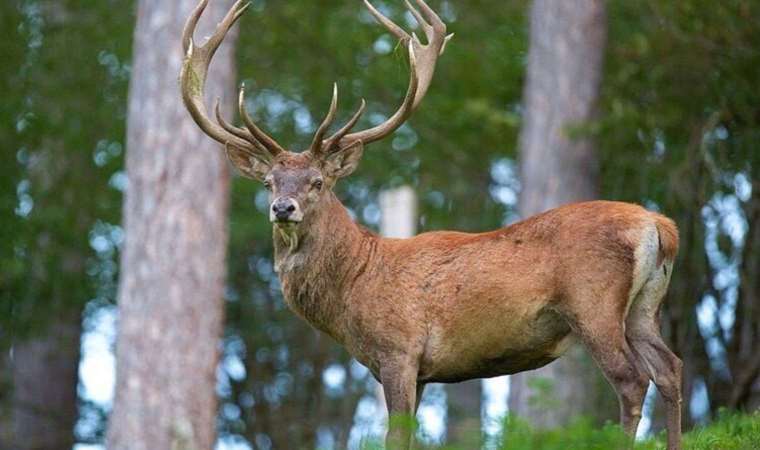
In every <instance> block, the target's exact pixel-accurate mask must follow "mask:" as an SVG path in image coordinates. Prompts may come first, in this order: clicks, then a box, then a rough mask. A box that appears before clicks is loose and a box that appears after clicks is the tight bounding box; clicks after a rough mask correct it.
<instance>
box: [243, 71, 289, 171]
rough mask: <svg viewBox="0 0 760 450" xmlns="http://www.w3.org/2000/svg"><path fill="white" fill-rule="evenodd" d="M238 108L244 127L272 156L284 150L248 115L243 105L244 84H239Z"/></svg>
mask: <svg viewBox="0 0 760 450" xmlns="http://www.w3.org/2000/svg"><path fill="white" fill-rule="evenodd" d="M238 109H239V110H240V118H241V119H242V120H243V124H245V127H246V128H247V129H248V131H249V132H250V133H251V134H252V135H253V137H254V138H255V139H256V140H257V141H259V142H260V143H261V144H262V145H263V146H264V147H266V149H267V150H268V151H269V153H271V154H272V156H277V155H279V154H280V153H283V152H284V151H285V149H284V148H282V146H281V145H280V144H278V143H277V141H275V140H274V139H272V138H271V137H269V135H268V134H266V133H264V132H263V131H261V129H260V128H259V127H258V126H256V123H255V122H254V121H253V119H251V116H249V115H248V109H246V107H245V84H241V85H240V92H239V94H238Z"/></svg>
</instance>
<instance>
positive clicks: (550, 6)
mask: <svg viewBox="0 0 760 450" xmlns="http://www.w3.org/2000/svg"><path fill="white" fill-rule="evenodd" d="M530 20H531V22H530V27H531V30H530V48H529V55H528V73H527V84H526V86H525V91H524V96H525V98H524V106H525V113H524V117H525V122H524V125H523V128H522V131H521V135H520V143H519V145H520V171H521V178H522V191H521V194H520V215H521V216H522V217H529V216H531V215H534V214H537V213H540V212H542V211H545V210H547V209H550V208H553V207H556V206H559V205H562V204H565V203H570V202H575V201H581V200H589V199H593V198H595V197H597V193H598V167H597V166H598V163H597V157H596V154H595V150H594V144H593V142H592V140H591V139H590V137H589V136H588V133H584V132H583V131H582V130H581V129H579V127H582V126H583V125H586V124H587V123H588V122H589V121H590V120H592V119H593V118H594V114H595V109H596V104H597V100H598V97H599V89H600V83H601V78H602V67H603V56H604V48H605V43H606V13H605V8H604V2H603V1H602V0H567V1H562V2H559V1H552V0H536V1H535V2H534V4H533V8H532V10H531V19H530ZM600 377H601V373H600V372H599V370H598V369H597V368H596V367H595V366H594V364H593V363H592V362H591V361H590V358H589V357H588V356H587V354H586V353H585V351H582V350H581V349H580V348H579V347H576V348H573V349H571V350H570V351H569V352H568V353H567V354H566V355H565V356H564V357H563V358H561V359H559V360H558V361H556V362H554V363H552V364H550V365H549V366H546V367H544V368H542V369H539V370H536V371H532V372H527V373H522V374H517V375H514V376H512V377H511V390H510V392H511V394H510V400H509V406H510V411H511V412H513V413H516V414H518V415H520V416H523V417H526V418H528V419H529V420H530V421H531V422H532V423H533V424H534V425H536V426H539V427H554V426H559V425H563V424H566V423H567V422H568V420H569V419H570V418H572V417H575V416H577V415H580V414H583V415H589V416H592V417H597V418H610V417H609V416H608V413H606V412H604V411H601V416H602V417H599V416H600V414H599V413H600V411H599V409H600V408H599V402H600V401H602V403H606V404H609V403H610V401H609V400H608V399H609V398H611V399H613V401H614V393H613V391H612V389H611V388H610V387H609V386H605V385H606V383H604V382H603V381H601V378H600ZM600 390H601V391H600ZM542 396H543V397H544V398H542ZM602 409H608V408H606V407H605V408H602Z"/></svg>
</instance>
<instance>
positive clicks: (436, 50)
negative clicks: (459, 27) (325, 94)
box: [311, 0, 454, 154]
mask: <svg viewBox="0 0 760 450" xmlns="http://www.w3.org/2000/svg"><path fill="white" fill-rule="evenodd" d="M415 1H416V3H417V5H418V6H419V8H420V9H421V10H422V13H420V11H418V10H417V9H416V8H415V7H414V6H412V4H411V3H409V0H405V3H406V7H407V8H408V9H409V11H410V12H411V13H412V15H413V16H414V18H415V19H416V20H417V22H418V23H419V24H420V27H421V28H422V30H423V32H424V33H425V37H426V38H427V44H423V43H422V42H421V41H420V40H419V38H418V37H417V35H416V34H414V33H412V34H411V35H410V34H409V33H407V32H406V31H404V29H403V28H401V27H400V26H398V25H396V24H395V23H394V22H393V21H391V20H390V19H388V18H387V17H385V16H384V15H382V14H381V13H380V12H379V11H378V10H377V9H375V7H374V6H372V4H371V3H370V2H369V1H368V0H364V4H365V5H366V7H367V9H369V12H370V13H371V14H372V15H373V16H374V17H375V19H377V21H378V22H380V23H381V24H382V25H383V26H384V27H385V28H386V29H387V30H388V31H390V32H391V34H393V35H394V36H396V37H397V38H398V39H400V40H401V42H402V43H403V44H406V45H407V46H408V49H409V63H410V72H411V73H410V79H409V88H408V90H407V93H406V96H405V98H404V101H403V102H402V104H401V106H400V107H399V109H398V110H397V111H396V112H395V113H394V114H393V115H392V116H391V117H390V118H388V120H386V121H385V122H383V123H381V124H380V125H377V126H375V127H373V128H370V129H367V130H363V131H358V132H355V133H351V134H348V132H349V131H350V130H351V128H353V127H354V126H355V125H356V122H357V121H358V120H359V117H360V116H361V114H362V113H363V112H364V107H365V106H366V103H365V102H364V100H362V104H361V107H360V108H359V110H358V111H357V113H356V114H355V115H354V116H353V117H352V118H351V120H350V121H349V122H348V123H347V124H346V125H345V126H344V127H343V128H341V129H340V130H338V131H337V132H336V133H335V134H333V135H332V136H330V137H329V138H328V139H326V140H324V141H321V142H320V141H319V140H320V139H322V134H323V133H324V129H326V128H327V127H328V126H329V125H330V123H331V122H332V118H333V116H334V110H333V108H332V107H331V109H330V112H329V113H328V115H327V117H326V118H325V121H324V122H323V123H322V126H320V128H319V131H318V132H317V135H316V136H315V137H314V142H313V143H312V147H311V151H312V153H315V154H322V153H325V152H326V153H329V152H331V151H335V150H336V149H340V148H344V147H346V146H348V145H350V144H352V143H354V142H356V141H362V142H363V143H365V144H368V143H370V142H374V141H377V140H379V139H382V138H384V137H385V136H388V135H389V134H391V133H393V132H394V131H395V130H396V129H397V128H398V127H400V126H401V125H402V124H403V123H404V122H405V121H406V120H407V119H408V118H409V116H410V115H411V114H412V112H413V111H414V110H415V109H416V108H417V106H419V104H420V102H422V99H423V98H424V97H425V94H426V93H427V90H428V88H429V87H430V83H431V81H432V79H433V74H434V73H435V65H436V62H437V61H438V57H439V56H440V55H442V54H443V52H444V50H445V48H446V43H448V41H449V40H450V39H451V38H452V37H453V36H454V35H453V34H450V35H446V24H445V23H444V22H443V21H442V20H441V18H440V17H439V16H438V15H437V14H436V13H435V11H433V9H432V8H430V6H428V5H427V3H425V2H424V1H423V0H415ZM335 96H337V93H336V94H335V95H334V97H333V101H335V100H336V99H335Z"/></svg>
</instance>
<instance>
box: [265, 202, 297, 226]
mask: <svg viewBox="0 0 760 450" xmlns="http://www.w3.org/2000/svg"><path fill="white" fill-rule="evenodd" d="M296 211H298V204H297V203H296V201H295V200H294V199H292V198H278V199H277V200H275V201H274V203H272V214H271V216H272V219H274V220H278V221H286V220H293V221H298V219H300V218H299V217H295V216H296V215H297V214H294V213H295V212H296Z"/></svg>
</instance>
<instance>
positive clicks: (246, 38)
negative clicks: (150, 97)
mask: <svg viewBox="0 0 760 450" xmlns="http://www.w3.org/2000/svg"><path fill="white" fill-rule="evenodd" d="M431 4H432V6H434V7H435V8H436V9H437V10H439V11H442V15H443V17H444V18H445V20H447V21H448V22H449V23H450V29H451V31H453V32H456V33H457V36H456V37H455V38H454V40H453V41H452V42H451V45H450V46H449V47H448V49H447V52H446V55H444V57H442V58H441V61H440V65H439V67H438V69H437V73H436V78H435V80H434V83H433V86H432V87H431V91H430V93H429V95H428V96H427V98H426V100H425V103H424V104H423V105H422V106H421V108H420V110H419V111H417V113H416V114H415V116H414V117H413V118H412V120H411V121H410V123H409V124H408V125H406V126H404V127H403V128H402V129H400V130H399V131H398V132H397V134H396V136H395V137H394V138H393V139H392V140H388V141H386V142H385V143H384V144H377V145H376V146H373V147H372V148H369V149H368V150H367V151H366V154H365V158H364V161H363V163H362V165H361V166H360V168H359V170H358V171H357V173H356V174H354V175H353V176H352V177H351V178H350V179H348V180H346V182H344V183H343V184H342V185H341V186H340V193H339V194H340V196H341V198H342V199H344V200H346V204H347V205H348V206H350V208H351V210H352V212H353V213H354V214H355V216H356V217H357V220H359V221H360V222H362V223H364V224H366V225H367V226H369V227H371V228H374V229H377V227H378V224H379V211H380V208H379V203H378V195H379V192H381V191H382V190H384V189H387V188H391V187H396V186H399V185H402V184H408V185H411V186H413V187H414V189H415V191H416V192H417V193H418V196H419V230H420V231H427V230H434V229H442V228H456V229H462V230H467V231H482V230H487V229H492V228H495V227H498V226H500V225H503V224H506V223H509V222H512V221H515V220H517V219H518V217H519V216H518V211H517V203H518V202H517V199H518V196H519V192H520V181H519V180H520V177H519V170H518V165H517V164H516V163H515V161H516V159H517V153H516V149H517V142H518V133H519V132H520V127H521V125H522V119H523V114H525V107H524V106H523V104H522V100H523V95H522V92H523V83H524V80H525V77H526V69H527V60H528V58H527V49H528V13H529V6H530V2H527V1H525V0H513V1H496V0H477V1H468V2H466V3H465V2H460V1H454V0H448V1H432V2H431ZM377 5H378V6H379V7H381V9H382V11H384V12H386V13H388V14H389V15H390V16H391V17H392V18H394V19H395V20H398V21H400V22H401V23H405V22H406V23H409V24H412V23H413V21H412V20H411V17H410V16H409V15H407V14H404V9H403V5H402V2H397V1H389V0H388V1H383V2H381V1H378V2H377ZM135 8H136V2H133V1H127V0H108V1H104V2H95V3H93V2H85V1H82V0H23V1H22V0H9V1H6V2H3V3H2V4H0V23H2V25H3V30H6V33H7V34H8V35H9V36H11V38H10V39H3V40H0V51H2V53H1V54H2V56H3V60H2V62H1V63H0V73H2V78H1V79H0V83H2V85H1V86H2V89H3V91H2V92H3V101H2V102H0V114H1V115H2V116H1V117H2V124H3V125H2V127H0V144H2V148H3V149H4V151H3V152H0V155H1V156H0V157H1V158H2V164H0V173H2V178H1V181H0V183H2V187H3V188H2V190H0V204H2V205H3V206H5V207H6V211H8V213H7V214H5V215H3V217H2V218H0V238H2V239H0V242H2V243H1V244H0V248H2V249H3V251H2V253H1V254H0V264H2V270H0V302H2V303H0V327H1V328H0V341H1V343H2V351H3V356H4V357H3V358H0V370H2V371H0V447H2V448H24V447H21V446H18V447H17V446H14V445H10V444H6V442H8V441H7V439H10V438H11V437H12V436H11V435H12V434H13V433H12V432H11V433H9V432H8V430H13V426H12V425H11V421H12V417H14V416H15V417H17V418H21V420H23V418H24V417H26V416H25V415H24V413H23V412H19V411H22V410H23V408H25V406H26V405H27V404H28V403H27V400H25V399H23V398H21V397H22V395H21V394H23V392H24V390H23V389H24V387H23V383H24V382H25V381H29V380H32V381H34V382H36V383H35V384H33V386H40V387H42V385H44V388H45V389H56V390H57V391H58V392H67V393H69V394H67V395H69V396H70V395H71V393H72V392H79V394H80V395H79V409H78V414H77V413H76V412H72V411H74V410H73V408H72V406H73V405H72V404H71V402H70V401H63V402H60V403H58V406H56V402H54V401H53V399H54V397H53V396H51V395H45V396H43V397H44V400H45V402H46V403H45V414H46V415H49V416H54V417H57V418H64V419H62V420H60V421H57V422H55V423H56V424H57V425H48V427H49V428H51V429H54V430H55V431H53V432H52V433H61V434H57V436H64V435H65V436H70V437H69V438H66V439H67V440H61V441H60V442H59V443H58V444H61V445H58V446H51V447H47V448H64V447H67V446H68V443H69V442H73V441H76V442H80V443H98V442H102V433H103V430H104V428H105V421H104V419H105V417H106V415H107V413H108V412H109V411H110V407H111V406H110V403H109V401H108V400H102V399H101V401H92V398H93V396H92V392H91V387H92V386H93V385H97V384H107V383H108V382H107V371H106V372H100V375H99V376H101V377H103V378H93V379H90V380H88V379H87V375H86V374H87V373H90V372H89V371H88V370H84V369H87V364H86V362H87V360H86V355H87V353H88V351H89V350H88V344H87V343H88V342H90V336H92V335H93V333H94V332H95V331H97V330H99V329H100V328H99V327H101V328H102V323H103V321H102V320H101V319H102V317H104V315H105V316H109V317H113V316H114V315H115V313H114V307H113V304H114V302H115V280H116V277H117V276H118V271H117V264H116V262H117V261H118V259H117V258H118V252H119V249H120V246H121V242H122V240H123V231H122V228H121V227H120V226H119V223H120V211H121V200H122V195H121V192H122V191H123V189H124V188H125V187H126V185H127V183H126V177H125V175H124V172H123V158H122V148H123V145H124V136H125V128H124V127H125V120H126V117H125V108H126V98H127V84H128V80H129V77H130V64H129V61H131V46H132V39H133V34H132V33H133V29H134V26H135V13H134V12H135ZM607 17H608V40H607V50H606V55H605V63H604V70H603V76H602V79H603V82H602V85H601V98H600V102H599V105H598V115H597V117H598V118H597V119H596V120H592V121H589V122H588V123H584V124H579V126H578V127H575V129H574V130H573V132H574V133H577V136H581V137H591V138H593V140H594V141H595V142H596V148H597V155H598V158H599V164H598V168H599V172H598V177H599V196H600V197H601V198H606V199H616V200H626V201H634V202H638V203H642V204H644V205H645V206H647V207H648V208H652V209H657V210H660V211H662V212H664V213H665V214H667V215H669V216H671V217H673V218H674V219H675V220H676V221H677V222H678V224H679V226H680V228H681V239H682V244H681V253H680V255H679V260H678V262H677V265H676V269H675V275H674V277H673V281H672V284H671V288H670V294H669V297H668V301H667V302H666V305H665V308H664V311H663V327H664V329H665V330H666V336H667V338H668V340H669V343H670V344H671V345H672V346H673V348H674V350H675V351H676V353H678V354H679V356H681V357H682V358H683V359H684V362H685V384H686V386H685V390H684V394H685V395H684V408H685V410H686V414H685V420H686V421H687V422H689V423H688V424H687V425H692V424H697V423H702V422H704V421H708V420H710V419H711V418H712V417H714V416H715V414H716V413H717V411H718V409H720V408H723V407H726V408H731V409H739V410H754V409H757V408H758V406H759V405H760V377H758V372H759V371H760V355H758V351H759V350H758V349H760V345H759V344H758V342H760V303H759V302H760V281H758V280H760V277H759V276H758V270H759V267H760V260H759V259H760V248H759V247H760V231H758V230H760V224H758V220H760V212H758V211H760V200H759V199H760V196H759V194H758V193H759V192H760V150H759V149H758V145H760V144H758V142H760V110H759V108H760V106H759V105H760V91H758V89H757V86H758V82H759V81H760V78H759V76H758V73H757V67H760V49H758V47H757V42H760V4H758V3H757V2H753V1H749V0H745V1H741V0H728V1H724V2H720V3H715V2H708V1H706V0H683V1H679V2H659V1H656V0H643V1H640V2H625V1H622V0H611V1H610V2H608V3H607ZM240 30H241V32H240V39H239V51H238V58H237V62H238V67H239V70H238V81H246V84H247V86H248V87H249V92H250V94H249V100H248V101H249V109H250V110H251V111H253V112H254V113H255V116H256V117H257V118H258V119H259V120H260V121H262V123H264V124H265V126H266V127H267V129H268V130H270V131H271V132H272V134H273V135H276V136H277V137H278V139H279V140H280V141H281V142H283V144H288V145H290V146H292V147H295V148H303V147H305V146H306V145H307V143H308V142H309V140H310V137H311V133H312V132H313V130H314V129H315V128H316V124H315V123H314V122H315V121H318V120H319V118H321V117H322V114H323V113H324V111H325V110H326V109H327V106H328V102H329V93H330V92H329V91H330V86H331V83H332V82H333V81H334V80H337V81H338V83H339V86H340V88H341V93H342V102H341V104H342V105H343V108H345V109H344V110H341V111H340V115H341V117H342V118H345V117H347V116H348V115H349V114H350V113H351V112H353V107H354V106H355V105H356V104H358V102H359V99H360V98H361V97H364V98H366V99H367V100H368V102H369V103H368V113H367V114H366V117H365V118H364V119H363V120H364V123H363V124H360V126H362V125H368V124H371V123H373V122H377V121H379V120H381V119H382V117H383V115H384V114H386V115H387V114H389V113H391V112H392V109H391V108H393V107H394V106H395V105H396V104H397V102H398V100H399V96H400V95H401V93H402V92H403V91H404V88H405V83H406V75H405V74H406V68H405V67H404V64H405V62H404V57H403V51H401V50H400V49H398V48H397V47H396V45H395V42H394V41H393V40H392V39H391V37H390V36H388V35H387V34H385V33H383V31H382V30H381V29H380V28H379V27H378V26H377V25H375V23H374V22H373V20H372V19H371V17H370V16H369V15H368V14H367V13H366V12H365V11H364V10H363V7H362V6H361V4H360V3H359V2H345V1H338V0H321V1H317V2H315V1H305V0H298V1H295V0H294V1H288V2H275V1H271V0H270V1H265V0H254V1H253V3H252V7H251V11H250V12H249V13H248V14H247V15H246V16H245V17H244V18H243V19H242V21H241V28H240ZM157 45H158V43H157ZM176 51H179V49H177V50H176ZM171 76H174V77H176V75H175V74H172V75H171ZM188 150H192V149H188ZM526 181H527V180H526ZM265 199H266V193H265V191H264V189H263V188H262V187H260V186H259V185H257V184H256V183H252V182H250V181H246V180H243V179H240V178H235V179H234V180H233V183H232V196H231V199H230V201H231V205H230V218H229V220H230V229H229V232H230V244H229V252H228V281H227V289H226V295H225V297H226V309H227V320H226V326H225V331H224V339H223V346H222V352H223V355H222V362H221V364H220V366H219V370H218V373H217V375H218V382H217V393H218V394H219V396H220V402H221V406H220V409H219V417H218V430H219V434H220V439H221V441H222V442H224V443H226V445H233V444H235V443H240V444H241V445H246V446H248V447H251V448H255V449H268V448H315V447H317V446H319V447H320V448H341V447H343V446H344V445H345V443H346V442H350V443H351V444H352V445H354V444H355V443H357V442H359V440H360V439H361V438H362V436H363V435H364V434H366V433H373V432H375V433H376V432H377V431H378V427H379V425H378V421H377V420H376V417H377V415H378V414H379V412H378V411H377V409H376V406H375V400H374V399H375V395H374V390H373V389H374V385H373V384H372V383H371V381H370V380H369V378H371V377H369V376H368V374H367V371H366V369H364V368H363V367H361V366H360V365H358V364H357V363H356V362H354V361H351V360H350V359H349V358H348V356H347V354H346V353H345V352H344V351H343V350H341V349H340V348H338V347H337V346H336V345H335V344H334V343H332V342H330V341H329V339H327V338H326V337H323V336H319V335H318V334H317V333H316V332H314V331H313V330H312V329H311V328H309V327H308V325H306V324H305V323H302V322H301V321H300V320H299V319H298V318H296V317H295V316H294V315H293V314H291V313H290V312H289V311H287V310H286V309H285V307H284V304H283V302H282V299H281V296H280V293H279V285H278V282H277V280H276V277H275V276H274V273H273V271H272V261H271V258H272V249H271V229H270V226H269V224H268V222H267V220H266V217H265V215H264V214H263V213H264V209H265V208H266V201H265ZM504 320H508V319H504ZM67 324H68V326H67ZM98 324H101V325H98ZM58 327H64V328H66V329H68V330H73V331H71V332H69V333H68V334H67V336H69V338H68V339H66V340H62V339H60V340H59V339H57V338H55V337H54V336H55V334H54V333H57V331H55V330H56V329H57V328H58ZM80 328H81V329H82V331H83V333H84V334H82V336H83V340H82V343H83V346H82V349H83V353H84V355H83V359H82V363H81V364H82V365H81V366H80V367H82V368H83V370H82V372H81V373H80V380H81V383H80V385H79V388H78V389H77V384H76V380H74V379H72V377H71V376H65V375H64V373H59V372H58V371H56V370H55V367H56V364H58V363H56V362H55V361H54V360H50V359H47V358H45V354H46V352H44V351H42V350H37V349H39V348H41V347H36V346H34V345H33V343H35V342H40V343H43V344H44V345H47V348H54V349H57V350H56V351H55V355H56V356H57V357H58V358H59V359H61V360H63V361H64V364H65V365H66V367H68V368H69V369H68V370H69V371H70V370H71V367H74V366H75V365H76V364H77V360H78V359H79V355H78V353H79V352H78V349H79V345H80V343H79V341H80V339H79V336H80V335H79V331H78V330H79V329H80ZM51 336H52V337H51ZM45 343H47V344H45ZM11 348H13V352H12V353H11V351H10V349H11ZM65 350H68V351H65ZM11 354H12V357H11ZM35 359H36V360H37V361H38V362H39V364H37V365H35V367H40V369H38V370H37V372H36V373H31V374H30V373H26V374H24V375H23V376H21V378H19V379H16V380H14V379H13V374H17V373H18V371H17V370H11V368H13V367H18V366H19V361H23V360H35ZM157 369H158V368H157ZM54 386H58V387H54ZM539 387H540V386H539ZM40 392H42V391H41V390H40ZM599 392H600V393H602V395H604V396H606V397H604V398H606V399H607V400H609V399H613V400H614V393H613V391H612V389H611V388H609V387H607V386H603V387H602V388H601V389H600V391H599ZM447 393H448V391H442V390H437V389H429V392H428V394H429V397H428V399H427V400H426V401H428V400H429V402H430V405H432V406H431V408H430V409H428V410H433V411H438V412H439V413H441V414H440V416H441V417H447V418H448V421H447V422H444V426H443V429H444V430H445V429H447V428H448V429H449V430H453V429H455V428H456V426H457V423H456V421H458V420H460V419H459V417H462V415H458V413H456V412H455V410H454V409H450V412H449V413H445V411H446V408H447V407H446V400H445V399H446V397H447ZM470 395H473V394H470ZM450 397H451V399H452V402H453V399H455V398H456V395H451V396H450ZM486 397H487V396H486V395H484V397H483V398H486ZM69 398H70V397H69ZM35 401H37V400H35ZM655 403H656V402H655ZM423 406H424V405H423ZM475 409H476V407H472V406H471V407H470V408H469V412H468V413H467V414H465V415H464V417H463V419H461V420H471V419H472V417H471V415H472V414H473V412H474V411H475ZM477 409H478V410H480V409H484V407H480V408H477ZM38 410H39V409H32V411H38ZM646 415H647V417H648V418H650V419H651V420H650V422H651V424H650V429H653V430H657V428H658V427H659V426H661V425H660V423H659V422H660V419H659V414H658V412H657V407H656V405H655V407H654V408H651V403H650V407H648V408H647V410H646ZM468 416H469V417H468ZM35 420H37V419H35ZM75 420H76V424H77V425H76V426H75V427H73V429H72V423H73V422H74V421H75ZM644 422H647V421H644ZM51 423H52V422H51ZM483 426H484V427H486V428H487V427H488V424H487V422H485V421H484V423H483ZM642 427H643V428H646V427H647V424H646V423H643V424H642ZM433 431H436V430H433ZM438 431H440V430H438ZM432 434H433V436H429V437H430V440H429V442H436V441H440V440H441V439H443V438H442V437H439V434H440V433H436V432H432ZM442 435H443V436H445V432H444V433H443V434H442ZM3 436H5V438H4V437H3ZM3 439H6V440H5V441H3ZM22 439H23V438H22ZM61 439H63V438H61ZM242 448H247V447H245V446H244V447H242Z"/></svg>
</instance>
